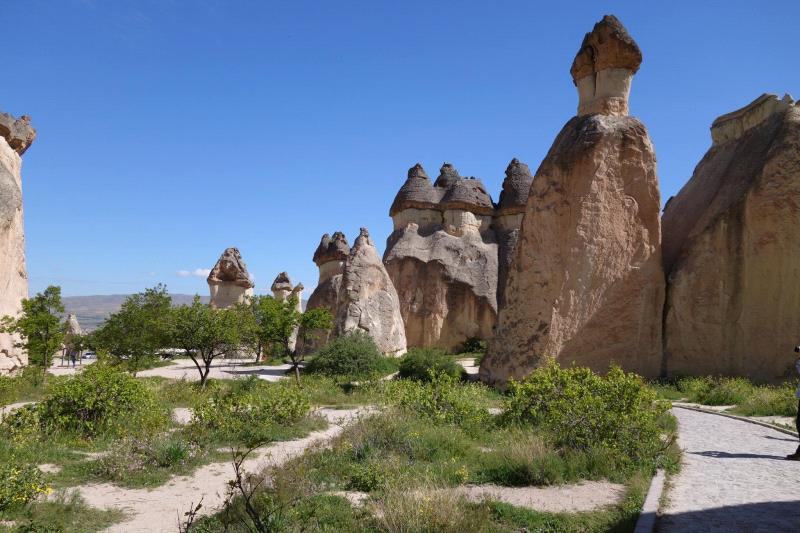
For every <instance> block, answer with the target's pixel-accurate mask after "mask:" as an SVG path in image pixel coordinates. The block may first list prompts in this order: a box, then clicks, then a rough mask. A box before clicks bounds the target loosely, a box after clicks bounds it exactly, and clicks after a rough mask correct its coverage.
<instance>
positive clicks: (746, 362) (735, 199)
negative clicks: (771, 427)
mask: <svg viewBox="0 0 800 533" xmlns="http://www.w3.org/2000/svg"><path fill="white" fill-rule="evenodd" d="M711 136H712V139H713V140H714V144H713V146H712V147H711V148H710V149H709V151H708V152H707V153H706V155H705V156H704V157H703V159H702V161H700V163H699V164H698V165H697V168H695V171H694V174H693V175H692V178H691V179H690V180H689V182H688V183H687V184H686V185H685V186H684V187H683V188H682V189H681V191H680V192H679V193H678V194H677V196H675V197H674V198H672V199H670V201H669V202H667V206H666V208H665V211H664V218H663V224H664V244H663V246H664V267H665V271H666V272H667V275H668V280H669V281H668V291H667V305H666V308H665V309H666V317H665V318H666V327H665V331H666V338H665V341H666V342H665V351H664V361H663V368H662V371H663V372H664V373H665V374H669V375H683V374H694V375H697V374H723V375H734V376H746V377H748V378H751V379H755V380H776V379H779V378H783V377H788V376H794V369H793V362H794V359H793V357H792V356H793V355H794V354H793V353H792V348H793V347H794V346H795V345H796V344H798V339H797V324H798V317H800V107H798V104H796V103H794V102H793V101H792V99H791V98H790V97H789V96H788V95H787V96H785V97H784V98H783V99H780V98H778V97H777V96H775V95H762V96H761V97H759V98H758V99H756V100H755V101H754V102H752V103H751V104H749V105H748V106H746V107H744V108H742V109H740V110H738V111H734V112H733V113H729V114H727V115H724V116H722V117H720V118H718V119H717V120H715V121H714V124H713V125H712V128H711Z"/></svg>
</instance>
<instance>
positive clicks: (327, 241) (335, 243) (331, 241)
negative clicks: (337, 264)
mask: <svg viewBox="0 0 800 533" xmlns="http://www.w3.org/2000/svg"><path fill="white" fill-rule="evenodd" d="M349 253H350V245H348V244H347V237H345V236H344V233H342V232H341V231H337V232H335V233H334V234H333V237H330V236H329V235H328V234H327V233H326V234H325V235H323V236H322V239H321V240H320V242H319V246H317V250H316V251H315V252H314V264H316V265H317V266H318V267H320V268H321V267H322V265H324V264H325V263H329V262H331V261H344V260H346V259H347V256H348V254H349Z"/></svg>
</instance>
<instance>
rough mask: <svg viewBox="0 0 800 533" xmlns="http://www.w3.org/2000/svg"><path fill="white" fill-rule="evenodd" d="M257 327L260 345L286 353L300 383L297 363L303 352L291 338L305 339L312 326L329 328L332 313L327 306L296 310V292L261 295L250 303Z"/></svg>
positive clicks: (273, 352)
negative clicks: (283, 296)
mask: <svg viewBox="0 0 800 533" xmlns="http://www.w3.org/2000/svg"><path fill="white" fill-rule="evenodd" d="M253 305H254V307H255V311H254V315H255V317H256V322H257V331H258V336H259V338H260V341H261V343H262V345H263V346H265V347H268V348H269V351H270V354H272V355H273V356H278V357H288V358H289V359H290V361H291V364H292V370H293V371H294V376H295V379H296V380H297V383H298V384H299V383H300V363H302V362H303V360H304V359H305V354H303V353H299V352H298V351H297V350H295V349H293V347H292V340H294V339H297V337H301V338H300V340H301V341H307V340H308V339H309V337H310V335H311V332H312V331H314V330H320V329H325V330H327V329H330V328H331V325H332V323H333V317H332V316H331V313H330V311H328V310H327V309H309V310H308V311H306V312H305V313H302V312H300V311H298V310H297V296H295V295H292V296H290V297H289V298H287V299H286V300H284V301H281V300H278V299H276V298H272V297H271V296H262V297H260V298H258V300H257V301H256V302H255V303H254V304H253Z"/></svg>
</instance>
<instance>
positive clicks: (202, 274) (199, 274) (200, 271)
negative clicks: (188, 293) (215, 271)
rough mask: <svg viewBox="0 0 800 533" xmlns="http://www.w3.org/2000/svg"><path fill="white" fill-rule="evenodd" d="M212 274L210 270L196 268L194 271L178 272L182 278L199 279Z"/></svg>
mask: <svg viewBox="0 0 800 533" xmlns="http://www.w3.org/2000/svg"><path fill="white" fill-rule="evenodd" d="M209 274H211V269H210V268H195V269H194V270H178V275H179V276H180V277H182V278H189V277H192V276H194V277H197V278H205V277H208V275H209Z"/></svg>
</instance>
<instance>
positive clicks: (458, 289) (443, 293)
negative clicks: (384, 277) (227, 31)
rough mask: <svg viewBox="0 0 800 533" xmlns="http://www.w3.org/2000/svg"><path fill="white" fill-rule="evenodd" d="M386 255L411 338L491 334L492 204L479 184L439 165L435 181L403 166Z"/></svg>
mask: <svg viewBox="0 0 800 533" xmlns="http://www.w3.org/2000/svg"><path fill="white" fill-rule="evenodd" d="M389 214H390V215H391V217H392V220H393V223H394V231H393V232H392V234H391V235H390V236H389V238H388V241H387V246H386V253H385V254H384V263H385V265H386V270H387V271H388V272H389V276H390V277H391V278H392V282H393V283H394V286H395V288H396V289H397V293H398V296H399V298H400V310H401V313H402V316H403V321H404V323H405V333H406V339H407V341H408V344H409V346H436V347H440V348H444V349H446V350H456V349H458V347H459V346H460V345H461V344H463V342H464V341H465V340H467V339H468V338H470V337H481V338H484V339H485V338H489V337H490V336H491V335H492V327H493V326H494V323H495V320H496V317H497V276H498V243H497V239H496V236H495V233H494V230H493V229H492V222H493V216H494V205H493V203H492V200H491V197H490V196H489V194H488V193H487V192H486V189H485V187H484V186H483V184H482V183H481V182H480V181H479V180H476V179H465V178H462V177H461V176H459V174H458V172H457V171H456V169H455V168H454V167H453V166H452V165H449V164H445V165H444V166H442V168H441V170H440V174H439V177H438V178H437V179H436V182H435V183H431V181H430V178H428V175H427V174H426V173H425V170H424V169H423V168H422V166H421V165H416V166H414V167H412V168H411V169H410V170H409V171H408V179H407V180H406V182H405V184H404V185H403V186H402V188H401V189H400V191H399V192H398V193H397V197H396V198H395V200H394V203H393V204H392V207H391V209H390V213H389Z"/></svg>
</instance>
